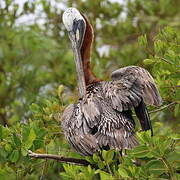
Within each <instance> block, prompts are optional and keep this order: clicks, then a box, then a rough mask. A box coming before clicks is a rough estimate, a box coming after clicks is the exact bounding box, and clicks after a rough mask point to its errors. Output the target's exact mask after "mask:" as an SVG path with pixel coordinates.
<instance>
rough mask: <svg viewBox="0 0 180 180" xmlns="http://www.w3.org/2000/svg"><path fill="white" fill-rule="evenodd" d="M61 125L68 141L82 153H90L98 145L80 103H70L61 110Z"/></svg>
mask: <svg viewBox="0 0 180 180" xmlns="http://www.w3.org/2000/svg"><path fill="white" fill-rule="evenodd" d="M61 126H62V129H63V131H64V135H65V137H66V139H67V140H68V142H69V143H70V144H71V145H72V146H73V148H74V149H76V151H78V152H80V153H81V154H82V155H92V154H93V153H95V152H96V151H97V150H98V149H99V147H98V145H97V140H96V139H95V137H94V136H93V135H92V134H91V129H90V128H89V127H88V125H87V124H86V120H85V117H84V115H83V113H82V110H81V107H80V104H79V103H78V104H70V105H69V106H68V107H67V108H66V109H65V111H64V112H63V115H62V118H61Z"/></svg>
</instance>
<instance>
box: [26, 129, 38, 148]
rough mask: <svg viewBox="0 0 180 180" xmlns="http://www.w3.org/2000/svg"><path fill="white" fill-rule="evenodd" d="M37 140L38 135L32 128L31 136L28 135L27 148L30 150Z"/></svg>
mask: <svg viewBox="0 0 180 180" xmlns="http://www.w3.org/2000/svg"><path fill="white" fill-rule="evenodd" d="M35 139H36V134H35V132H34V129H33V128H31V130H30V132H29V135H28V138H27V140H26V142H25V147H26V148H27V149H29V148H30V147H31V146H32V145H33V141H34V140H35Z"/></svg>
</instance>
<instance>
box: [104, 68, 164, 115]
mask: <svg viewBox="0 0 180 180" xmlns="http://www.w3.org/2000/svg"><path fill="white" fill-rule="evenodd" d="M111 78H112V80H113V81H111V82H108V83H106V84H105V86H104V91H105V95H106V97H108V98H110V99H111V101H112V105H113V108H115V109H117V110H118V111H120V112H121V111H126V110H129V109H131V108H132V107H137V106H138V105H139V103H140V102H141V100H142V99H143V101H144V102H145V103H147V104H150V105H154V106H158V105H161V103H162V99H161V96H160V94H159V91H158V89H157V87H156V85H155V83H154V80H153V78H152V76H151V75H150V74H149V72H148V71H147V70H145V69H143V68H141V67H137V66H129V67H125V68H121V69H118V70H116V71H114V72H113V73H112V74H111Z"/></svg>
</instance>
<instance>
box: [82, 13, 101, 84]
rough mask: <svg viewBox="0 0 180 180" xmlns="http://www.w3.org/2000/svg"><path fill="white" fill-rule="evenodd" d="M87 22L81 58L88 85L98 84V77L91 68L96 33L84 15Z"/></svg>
mask: <svg viewBox="0 0 180 180" xmlns="http://www.w3.org/2000/svg"><path fill="white" fill-rule="evenodd" d="M83 17H84V19H85V21H86V32H85V35H84V41H83V43H82V47H81V57H82V63H83V71H84V76H85V82H86V85H89V84H91V83H94V82H97V81H98V79H97V77H96V76H95V75H94V74H93V72H92V71H91V67H90V57H91V48H92V43H93V38H94V32H93V28H92V26H91V24H90V23H89V21H88V20H87V18H86V17H85V16H84V15H83Z"/></svg>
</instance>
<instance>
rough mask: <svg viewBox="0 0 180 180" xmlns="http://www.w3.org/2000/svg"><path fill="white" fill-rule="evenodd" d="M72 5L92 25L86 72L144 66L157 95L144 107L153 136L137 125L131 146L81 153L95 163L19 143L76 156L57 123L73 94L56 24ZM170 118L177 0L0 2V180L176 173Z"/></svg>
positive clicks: (179, 61) (179, 53)
mask: <svg viewBox="0 0 180 180" xmlns="http://www.w3.org/2000/svg"><path fill="white" fill-rule="evenodd" d="M72 6H73V7H77V8H78V9H79V10H80V11H81V12H83V13H84V14H85V15H86V16H87V17H88V18H89V19H90V22H91V23H92V25H93V27H94V31H95V41H94V45H93V53H92V67H93V70H94V72H95V74H96V75H97V76H98V77H100V78H101V79H104V80H109V77H110V76H109V75H110V73H111V72H112V71H113V70H115V69H118V68H120V67H124V66H128V65H138V66H141V67H144V68H146V69H147V70H149V71H150V72H151V74H152V75H153V77H154V78H155V81H156V83H157V85H158V87H159V89H160V93H161V95H162V98H163V106H162V107H158V108H154V107H148V109H149V111H150V112H151V114H150V115H151V119H152V122H153V127H154V134H155V136H154V137H153V138H151V137H150V135H149V132H146V133H144V132H140V127H139V126H137V131H138V132H139V133H138V138H139V140H140V145H139V146H138V147H136V148H134V149H133V150H130V151H127V155H126V156H124V157H123V158H121V157H120V156H119V155H118V152H115V151H113V150H110V151H102V152H101V153H100V154H98V155H97V154H95V155H94V156H93V157H86V159H87V160H88V161H89V162H91V163H92V164H94V165H95V166H88V167H82V166H77V165H69V164H65V163H60V162H57V161H52V160H45V159H42V160H39V159H38V160H37V159H32V158H30V157H29V156H28V151H27V150H29V149H30V150H32V151H34V152H37V153H52V154H57V155H62V156H65V157H73V158H82V159H84V157H81V156H80V155H79V154H78V153H76V152H74V150H73V149H71V148H70V147H69V145H68V144H67V142H66V141H65V140H64V137H63V134H62V130H61V129H60V117H61V114H62V112H63V110H64V108H65V107H66V106H67V105H68V104H70V103H72V102H75V101H76V100H77V98H78V97H77V89H76V73H75V66H74V62H73V56H72V51H71V45H70V42H69V39H68V37H67V33H66V31H65V28H64V26H63V24H62V13H63V11H64V9H65V8H66V7H72ZM24 17H33V20H32V19H31V21H29V20H28V21H27V20H26V18H25V21H24V22H22V21H20V19H21V20H22V18H24ZM179 121H180V1H179V0H127V1H125V0H124V1H123V0H122V1H114V0H95V1H90V0H74V1H72V0H66V1H65V0H54V1H51V0H36V1H33V0H25V1H23V3H21V6H20V5H19V4H18V3H17V1H15V0H1V1H0V179H2V180H6V179H8V180H11V179H12V180H14V179H18V180H19V179H27V180H31V179H32V180H34V179H53V180H54V179H76V180H80V179H102V180H106V179H137V180H143V179H154V180H157V179H162V180H164V179H180V142H179V139H180V135H179V131H180V126H179V124H180V123H179ZM137 123H138V122H137ZM117 160H119V161H120V162H121V163H120V164H119V163H118V162H117Z"/></svg>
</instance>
